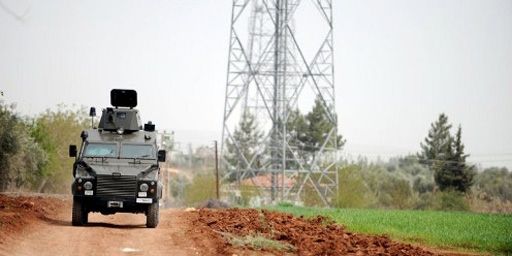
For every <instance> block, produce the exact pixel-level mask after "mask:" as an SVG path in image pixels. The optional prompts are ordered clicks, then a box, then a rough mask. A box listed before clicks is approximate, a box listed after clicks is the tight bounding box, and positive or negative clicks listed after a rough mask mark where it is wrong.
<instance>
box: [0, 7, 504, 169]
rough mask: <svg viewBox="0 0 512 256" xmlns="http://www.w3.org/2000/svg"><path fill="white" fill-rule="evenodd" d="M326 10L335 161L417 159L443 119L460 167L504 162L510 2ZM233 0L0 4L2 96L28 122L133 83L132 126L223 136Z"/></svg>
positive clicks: (184, 135) (96, 102) (205, 137)
mask: <svg viewBox="0 0 512 256" xmlns="http://www.w3.org/2000/svg"><path fill="white" fill-rule="evenodd" d="M304 1H308V0H304ZM333 2H334V8H335V9H334V20H335V22H334V34H335V42H334V43H335V76H336V111H337V113H338V117H339V130H340V133H341V134H342V135H343V136H344V137H345V138H346V139H347V144H346V147H345V148H344V150H343V152H342V155H344V156H347V157H353V158H356V157H357V156H358V155H365V156H368V157H370V158H375V157H377V156H381V157H382V158H387V157H390V156H395V155H404V154H408V153H413V152H416V151H418V150H419V143H420V141H422V140H423V138H424V137H425V136H426V134H427V131H428V129H429V126H430V123H431V122H432V121H434V120H435V119H436V118H437V116H438V114H439V113H441V112H445V113H446V114H447V115H448V116H449V119H450V121H451V122H452V123H453V124H454V126H457V125H459V124H460V125H462V130H463V141H464V143H465V144H466V151H467V153H470V154H471V155H472V157H471V158H470V160H471V161H473V162H475V163H481V164H482V165H483V166H494V165H498V166H503V165H506V166H508V167H509V168H511V167H512V1H511V0H421V1H412V0H390V1H380V0H351V1H348V0H334V1H333ZM231 4H232V1H230V0H165V1H164V0H162V1H156V0H154V1H140V0H138V1H130V0H118V1H103V0H102V1H99V0H95V1H93V0H80V1H69V0H44V1H43V0H0V7H1V8H0V90H1V91H3V93H4V96H0V99H1V100H3V101H4V102H7V103H16V104H17V109H18V111H19V112H20V113H21V114H22V115H35V114H37V113H39V112H42V111H44V110H45V109H47V108H53V107H55V106H56V104H58V103H65V104H77V105H84V106H87V107H89V106H95V107H97V108H101V107H106V106H108V105H109V92H110V89H112V88H132V89H136V90H137V91H138V93H139V106H138V108H139V109H140V110H141V112H142V119H143V120H146V121H147V120H152V121H153V122H155V123H156V124H157V128H159V129H167V130H174V131H176V136H177V138H178V140H180V142H182V143H183V144H186V143H187V142H193V143H204V144H207V143H210V142H211V141H212V140H215V139H219V138H220V136H221V130H222V114H223V109H224V94H225V85H226V68H227V55H228V40H229V23H230V18H231V13H230V12H231ZM15 15H18V16H23V19H22V20H21V21H20V20H19V19H17V18H15ZM309 26H310V27H309V28H307V29H314V26H315V24H310V25H309ZM307 29H306V30H307ZM297 33H299V34H300V28H297ZM302 37H305V38H307V35H306V36H305V35H304V34H303V35H302ZM454 132H455V131H454ZM77 136H78V135H77Z"/></svg>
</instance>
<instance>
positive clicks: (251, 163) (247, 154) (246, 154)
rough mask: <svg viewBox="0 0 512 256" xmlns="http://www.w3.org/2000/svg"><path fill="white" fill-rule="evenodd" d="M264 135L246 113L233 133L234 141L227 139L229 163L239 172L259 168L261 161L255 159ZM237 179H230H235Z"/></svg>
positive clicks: (247, 112)
mask: <svg viewBox="0 0 512 256" xmlns="http://www.w3.org/2000/svg"><path fill="white" fill-rule="evenodd" d="M262 137H263V134H262V133H261V132H260V131H259V129H258V124H257V123H256V120H255V118H254V115H252V114H251V113H250V112H249V111H244V113H243V114H242V118H241V119H240V123H239V124H238V127H236V128H235V131H234V132H233V139H230V138H228V139H226V147H227V149H228V150H227V152H229V153H230V154H229V155H227V156H226V160H227V162H228V163H229V164H230V165H231V167H232V168H233V167H234V168H236V169H237V170H241V169H247V168H249V167H258V166H259V165H260V163H259V161H260V159H254V158H255V156H256V153H257V151H258V148H259V146H260V144H261V140H262ZM234 178H235V177H230V179H234Z"/></svg>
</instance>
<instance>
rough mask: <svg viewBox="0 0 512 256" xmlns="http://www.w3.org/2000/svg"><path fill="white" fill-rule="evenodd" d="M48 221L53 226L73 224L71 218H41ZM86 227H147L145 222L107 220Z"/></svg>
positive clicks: (91, 223)
mask: <svg viewBox="0 0 512 256" xmlns="http://www.w3.org/2000/svg"><path fill="white" fill-rule="evenodd" d="M41 219H42V220H43V221H45V222H46V223H48V224H50V225H52V226H72V225H71V220H59V219H53V218H49V217H42V218H41ZM84 227H104V228H115V229H135V228H146V225H144V224H113V223H107V222H89V223H87V224H85V225H84Z"/></svg>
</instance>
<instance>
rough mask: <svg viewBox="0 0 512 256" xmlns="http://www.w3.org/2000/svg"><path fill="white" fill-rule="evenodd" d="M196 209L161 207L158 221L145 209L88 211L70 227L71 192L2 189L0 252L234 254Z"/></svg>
mask: <svg viewBox="0 0 512 256" xmlns="http://www.w3.org/2000/svg"><path fill="white" fill-rule="evenodd" d="M198 218H199V213H198V212H186V211H183V210H178V209H160V224H159V225H158V227H157V228H155V229H150V228H146V227H145V222H146V219H145V216H144V215H143V214H115V215H108V216H103V215H101V214H97V213H90V214H89V224H87V225H85V226H83V227H74V226H71V197H70V196H58V195H57V196H56V195H47V196H44V195H33V194H24V195H23V196H21V195H16V194H0V255H27V256H28V255H30V256H32V255H51V256H55V255H127V254H129V255H207V256H208V255H211V256H213V255H232V253H231V251H230V250H229V247H228V244H227V243H226V242H225V241H224V240H223V239H222V237H220V236H219V235H218V234H217V233H215V232H214V231H212V230H211V229H210V228H208V227H207V226H206V225H203V226H196V225H194V223H196V222H197V219H198Z"/></svg>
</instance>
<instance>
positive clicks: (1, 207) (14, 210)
mask: <svg viewBox="0 0 512 256" xmlns="http://www.w3.org/2000/svg"><path fill="white" fill-rule="evenodd" d="M64 203H65V201H64V199H57V200H56V198H54V197H53V198H49V197H47V196H43V195H37V196H35V195H34V196H21V195H18V194H0V237H9V236H12V235H13V234H16V233H17V232H19V231H20V230H22V229H23V228H24V227H26V226H28V224H29V223H30V222H32V221H34V220H36V219H44V218H45V217H46V216H47V214H49V213H51V212H55V211H57V210H58V209H59V208H61V207H62V206H63V205H64ZM3 242H5V240H4V239H0V244H1V243H3Z"/></svg>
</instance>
